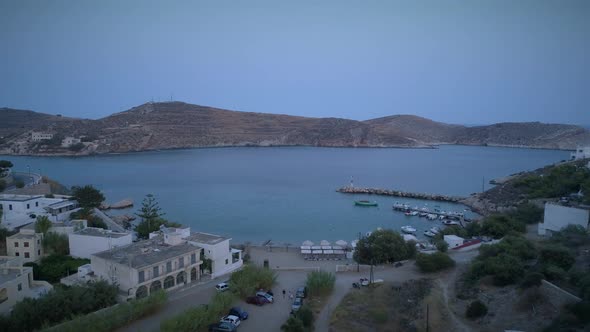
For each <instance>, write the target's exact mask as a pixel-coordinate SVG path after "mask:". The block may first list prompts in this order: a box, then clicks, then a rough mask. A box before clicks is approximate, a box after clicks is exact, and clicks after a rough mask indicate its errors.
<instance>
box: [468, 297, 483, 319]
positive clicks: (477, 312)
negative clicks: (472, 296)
mask: <svg viewBox="0 0 590 332" xmlns="http://www.w3.org/2000/svg"><path fill="white" fill-rule="evenodd" d="M487 313H488V307H486V305H485V304H484V303H483V302H481V301H480V300H475V301H473V302H471V303H470V304H469V305H468V306H467V310H466V311H465V316H467V318H471V319H475V318H478V317H482V316H485V315H486V314H487Z"/></svg>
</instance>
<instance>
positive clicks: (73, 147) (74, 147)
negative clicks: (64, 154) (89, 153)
mask: <svg viewBox="0 0 590 332" xmlns="http://www.w3.org/2000/svg"><path fill="white" fill-rule="evenodd" d="M68 149H70V151H74V152H78V151H80V150H82V149H84V144H83V143H76V144H73V145H70V147H69V148H68Z"/></svg>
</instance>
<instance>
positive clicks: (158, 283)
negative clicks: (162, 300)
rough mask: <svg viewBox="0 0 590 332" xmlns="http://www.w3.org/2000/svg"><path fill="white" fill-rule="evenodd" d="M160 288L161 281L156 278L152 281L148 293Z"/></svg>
mask: <svg viewBox="0 0 590 332" xmlns="http://www.w3.org/2000/svg"><path fill="white" fill-rule="evenodd" d="M160 289H162V283H161V282H160V280H156V281H154V282H152V285H151V286H150V294H152V293H153V292H156V291H158V290H160Z"/></svg>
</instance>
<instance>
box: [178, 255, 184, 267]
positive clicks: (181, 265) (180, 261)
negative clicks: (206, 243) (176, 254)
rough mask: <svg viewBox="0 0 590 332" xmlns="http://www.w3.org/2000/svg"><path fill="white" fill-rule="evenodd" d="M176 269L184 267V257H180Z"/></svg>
mask: <svg viewBox="0 0 590 332" xmlns="http://www.w3.org/2000/svg"><path fill="white" fill-rule="evenodd" d="M178 267H179V268H181V267H184V257H180V258H179V259H178Z"/></svg>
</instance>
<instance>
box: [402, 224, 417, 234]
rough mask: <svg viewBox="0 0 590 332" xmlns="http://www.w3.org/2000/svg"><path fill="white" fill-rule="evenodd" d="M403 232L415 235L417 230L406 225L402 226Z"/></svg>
mask: <svg viewBox="0 0 590 332" xmlns="http://www.w3.org/2000/svg"><path fill="white" fill-rule="evenodd" d="M402 232H404V233H407V234H414V233H416V229H415V228H414V227H412V226H409V225H406V226H402Z"/></svg>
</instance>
